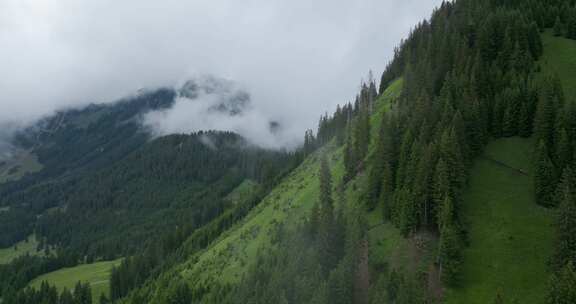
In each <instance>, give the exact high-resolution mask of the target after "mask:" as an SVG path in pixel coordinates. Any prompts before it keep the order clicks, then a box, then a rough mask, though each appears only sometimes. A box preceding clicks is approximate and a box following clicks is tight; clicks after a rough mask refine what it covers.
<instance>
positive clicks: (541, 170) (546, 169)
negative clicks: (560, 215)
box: [534, 140, 556, 207]
mask: <svg viewBox="0 0 576 304" xmlns="http://www.w3.org/2000/svg"><path fill="white" fill-rule="evenodd" d="M555 179H556V174H555V168H554V164H553V163H552V161H551V160H550V156H549V154H548V149H547V148H546V144H545V143H544V141H543V140H541V141H540V143H539V144H538V147H537V149H536V172H535V174H534V190H535V195H536V202H537V203H538V204H540V205H542V206H548V207H549V206H552V205H553V200H552V198H553V194H554V183H555Z"/></svg>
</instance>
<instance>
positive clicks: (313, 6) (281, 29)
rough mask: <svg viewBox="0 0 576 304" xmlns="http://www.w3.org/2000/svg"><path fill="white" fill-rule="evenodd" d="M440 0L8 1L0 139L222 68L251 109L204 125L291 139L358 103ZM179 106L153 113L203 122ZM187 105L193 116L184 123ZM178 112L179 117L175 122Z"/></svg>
mask: <svg viewBox="0 0 576 304" xmlns="http://www.w3.org/2000/svg"><path fill="white" fill-rule="evenodd" d="M439 4H440V0H353V1H350V0H348V1H343V0H314V1H310V0H244V1H238V0H190V1H183V0H162V1H159V0H156V1H152V0H98V1H88V0H0V135H2V134H5V133H11V131H12V130H13V129H14V127H15V126H16V127H19V126H25V125H28V124H31V123H33V122H34V121H36V120H37V119H39V118H41V117H44V116H46V115H50V114H51V113H54V111H56V110H60V109H66V108H70V107H81V106H83V105H86V104H88V103H104V102H113V101H115V100H117V99H119V98H121V97H124V96H128V95H130V94H133V93H135V92H136V91H137V90H139V89H141V88H148V89H150V88H156V87H162V86H170V87H173V86H177V85H179V84H182V83H183V82H185V81H186V80H187V79H189V78H193V77H197V75H216V76H217V77H222V78H225V79H228V80H230V81H233V82H235V83H237V84H238V86H240V87H242V88H243V89H244V90H246V91H247V92H249V94H250V96H251V102H252V107H253V109H254V112H252V113H251V114H250V115H245V117H244V118H245V120H244V121H243V120H241V119H240V120H237V121H235V122H234V124H232V125H231V124H230V122H229V121H226V122H223V124H222V125H220V124H219V123H218V119H217V118H218V117H215V119H211V120H210V124H209V125H208V126H206V128H213V129H219V128H221V129H225V128H232V129H234V130H232V131H238V132H240V133H242V132H244V133H245V134H244V135H246V136H247V137H254V138H252V139H253V141H255V142H260V143H261V144H263V145H289V144H290V143H294V142H297V141H298V140H299V139H301V138H302V137H303V136H302V135H303V132H304V131H305V129H307V128H315V127H316V125H317V120H318V117H319V116H320V115H321V114H322V113H324V112H327V111H328V112H331V111H333V110H334V109H335V107H336V105H337V104H342V103H345V102H348V101H350V100H352V99H353V97H354V95H355V94H356V92H357V91H358V88H359V85H360V82H361V80H362V79H366V77H367V74H368V71H369V70H373V71H374V74H375V76H376V77H377V78H379V76H380V73H381V72H382V71H383V69H384V68H385V66H386V63H387V62H388V61H389V60H390V59H391V57H392V55H393V49H394V47H395V46H397V45H398V43H399V42H400V40H401V39H402V38H405V37H406V36H407V35H408V33H409V31H410V29H411V28H413V27H414V26H415V25H416V24H417V23H418V22H419V21H421V20H423V19H425V18H428V17H429V16H430V15H431V13H432V11H433V9H434V7H436V6H437V5H439ZM175 107H177V109H174V111H177V112H178V113H179V115H174V113H161V114H159V115H155V116H154V115H153V117H154V119H155V120H154V124H153V125H156V126H162V125H164V128H163V133H166V130H172V132H187V131H194V130H195V129H198V128H203V124H202V123H201V122H198V121H196V118H198V113H194V111H195V110H197V109H196V108H197V107H190V106H182V105H179V103H177V104H176V106H175ZM186 111H190V114H189V115H190V119H183V117H182V115H184V116H185V114H186ZM255 115H256V116H257V117H256V116H255ZM175 116H177V118H178V119H179V120H181V121H182V122H180V123H176V122H174V121H170V119H176V118H174V117H175ZM162 119H165V120H166V121H162ZM187 120H188V121H191V120H194V121H195V123H193V126H187V125H186V123H185V121H187ZM259 120H261V121H267V120H273V121H277V122H279V123H280V124H281V125H282V126H283V128H284V129H283V130H284V132H283V134H282V137H283V138H282V139H281V140H278V141H276V142H275V143H272V142H270V141H269V140H262V138H258V137H259V136H264V135H262V134H261V133H262V132H259V131H257V130H254V128H262V124H259V123H254V122H255V121H259ZM7 125H10V126H11V127H10V129H8V128H7V127H6V126H7ZM165 125H168V126H176V127H172V128H166V127H165ZM246 130H248V131H246ZM259 134H260V135H259Z"/></svg>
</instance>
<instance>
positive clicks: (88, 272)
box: [30, 259, 121, 303]
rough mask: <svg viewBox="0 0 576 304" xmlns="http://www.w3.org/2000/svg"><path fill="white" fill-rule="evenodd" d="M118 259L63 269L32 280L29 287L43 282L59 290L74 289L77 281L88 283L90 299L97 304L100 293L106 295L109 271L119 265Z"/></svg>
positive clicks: (35, 286)
mask: <svg viewBox="0 0 576 304" xmlns="http://www.w3.org/2000/svg"><path fill="white" fill-rule="evenodd" d="M120 261H121V260H120V259H119V260H115V261H107V262H97V263H93V264H84V265H79V266H76V267H72V268H63V269H60V270H57V271H54V272H50V273H47V274H44V275H42V276H40V277H38V278H36V279H34V280H33V281H32V282H31V283H30V286H32V287H34V288H38V287H40V284H41V283H42V282H43V281H47V282H48V283H50V284H51V285H55V286H56V287H57V288H58V289H59V290H62V289H64V288H68V289H69V290H72V289H74V286H75V285H76V283H77V282H78V281H82V282H84V283H86V282H88V283H90V287H91V288H92V298H93V302H94V303H98V302H97V300H98V299H99V298H100V295H101V294H102V293H105V294H108V292H109V288H110V283H109V278H110V271H111V270H112V266H115V265H119V264H120Z"/></svg>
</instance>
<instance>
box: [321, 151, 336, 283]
mask: <svg viewBox="0 0 576 304" xmlns="http://www.w3.org/2000/svg"><path fill="white" fill-rule="evenodd" d="M319 203H320V207H319V219H318V221H319V227H318V237H317V241H318V246H319V254H320V261H321V263H322V269H323V270H324V271H326V272H327V271H328V270H329V269H332V268H333V267H334V266H335V265H336V262H337V253H336V251H337V248H335V245H336V243H337V242H336V239H335V231H334V230H335V229H334V225H335V219H334V199H333V197H332V173H331V172H330V167H329V166H328V161H327V160H326V158H322V161H321V164H320V200H319Z"/></svg>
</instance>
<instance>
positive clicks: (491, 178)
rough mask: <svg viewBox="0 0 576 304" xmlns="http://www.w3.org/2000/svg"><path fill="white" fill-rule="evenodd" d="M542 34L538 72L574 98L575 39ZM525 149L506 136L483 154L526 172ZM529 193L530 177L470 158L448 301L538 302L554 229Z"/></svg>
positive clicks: (529, 147) (528, 164)
mask: <svg viewBox="0 0 576 304" xmlns="http://www.w3.org/2000/svg"><path fill="white" fill-rule="evenodd" d="M542 39H543V44H544V56H543V58H542V60H541V61H540V62H541V65H542V71H543V73H542V74H543V75H545V74H557V75H558V76H559V77H560V78H561V80H562V83H563V86H564V90H565V93H566V95H567V96H568V97H569V99H570V98H571V99H572V100H574V99H575V98H576V56H574V54H576V41H574V40H568V39H564V38H558V37H553V36H552V34H551V32H550V31H547V32H546V33H544V34H543V35H542ZM531 151H532V144H531V142H530V141H529V140H526V139H518V138H511V139H501V140H498V141H495V142H493V143H491V144H490V145H489V146H488V147H487V149H486V152H485V155H486V156H489V157H491V158H494V159H497V160H500V161H502V162H504V163H506V164H508V165H510V166H512V167H515V168H521V169H523V170H526V171H528V172H529V173H530V172H531V171H532V162H531V158H530V157H531V153H530V152H531ZM532 193H533V184H532V178H531V177H529V176H522V175H519V174H515V173H514V172H512V171H510V170H509V169H505V168H502V167H501V166H498V165H495V164H494V163H493V162H491V161H488V160H486V159H479V160H477V161H476V163H475V165H474V167H473V169H472V175H471V180H470V187H469V189H468V191H467V193H466V196H465V206H464V210H463V211H464V217H465V219H467V220H468V223H467V225H468V228H469V229H470V247H469V248H467V249H466V250H465V252H464V265H463V280H462V287H461V288H458V289H455V290H451V291H449V292H448V297H447V299H448V301H447V302H448V303H490V302H492V301H493V300H494V297H495V295H496V293H497V292H501V293H502V294H503V295H504V297H505V300H506V301H510V300H513V299H518V300H519V303H541V302H542V297H543V294H544V288H545V284H546V280H547V276H548V275H547V269H546V262H547V260H548V257H549V255H550V253H551V252H550V251H551V247H552V244H551V242H552V239H553V233H554V232H553V227H552V215H551V214H550V211H548V210H545V209H543V208H540V207H538V206H537V205H536V204H535V202H534V197H533V195H532Z"/></svg>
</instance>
